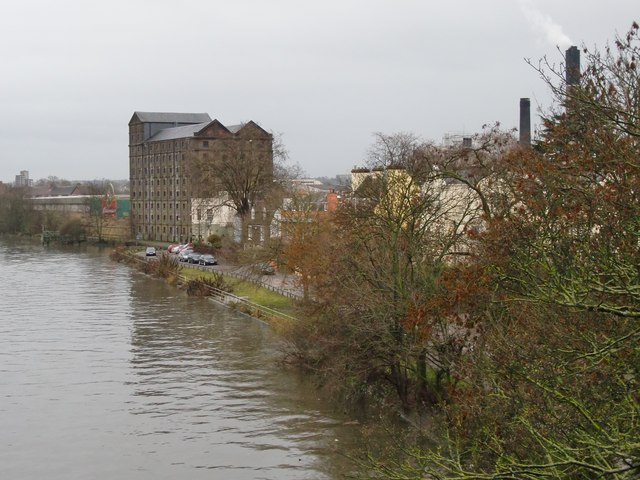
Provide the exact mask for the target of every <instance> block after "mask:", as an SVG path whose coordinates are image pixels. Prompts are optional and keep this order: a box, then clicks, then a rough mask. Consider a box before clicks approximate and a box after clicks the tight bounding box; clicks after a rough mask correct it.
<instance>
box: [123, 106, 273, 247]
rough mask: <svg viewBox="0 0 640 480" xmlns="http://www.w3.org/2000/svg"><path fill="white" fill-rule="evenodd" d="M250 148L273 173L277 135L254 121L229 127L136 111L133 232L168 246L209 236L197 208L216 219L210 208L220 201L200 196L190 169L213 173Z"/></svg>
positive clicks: (203, 118)
mask: <svg viewBox="0 0 640 480" xmlns="http://www.w3.org/2000/svg"><path fill="white" fill-rule="evenodd" d="M249 148H250V149H251V150H250V152H251V156H252V157H253V156H254V155H255V157H256V158H257V157H258V156H261V158H265V157H266V158H268V159H269V162H270V165H271V166H270V169H271V170H272V167H273V153H272V136H271V134H269V133H268V132H266V131H265V130H263V129H262V128H261V127H259V126H258V125H257V124H256V123H254V122H252V121H249V122H247V123H244V124H242V125H233V126H225V125H223V124H222V123H220V122H219V121H218V120H211V117H209V115H208V114H206V113H159V112H135V113H134V114H133V117H132V118H131V120H130V121H129V178H130V189H131V229H132V234H133V235H134V236H135V237H136V238H139V239H145V240H156V241H169V242H170V241H186V240H190V239H196V238H198V237H204V235H203V233H204V232H203V230H204V229H203V225H202V224H201V223H200V222H194V218H197V214H198V210H200V218H201V219H202V217H203V216H205V218H211V217H210V213H211V212H209V209H210V208H211V207H209V206H207V204H208V203H215V200H213V199H212V200H211V202H209V201H208V200H206V199H203V198H202V194H201V193H200V194H198V193H196V188H195V186H196V185H198V180H199V178H197V176H198V175H197V171H196V170H194V169H193V168H189V165H208V166H210V168H209V172H208V173H209V174H210V173H211V171H213V172H215V169H216V168H220V169H222V168H229V165H230V163H229V158H228V156H229V152H230V151H239V150H238V149H249ZM247 156H248V155H247ZM189 172H195V173H192V174H190V173H189ZM220 175H222V172H221V174H220ZM212 181H214V182H215V180H212ZM200 185H201V184H200ZM218 190H219V189H218ZM195 198H197V199H198V200H197V202H196V200H195ZM196 203H198V205H196ZM223 217H224V222H225V223H228V215H224V216H223ZM213 227H214V225H211V224H209V225H208V228H207V231H213V230H215V228H213ZM228 227H229V225H226V224H225V225H220V228H221V229H224V228H228ZM205 239H206V237H205Z"/></svg>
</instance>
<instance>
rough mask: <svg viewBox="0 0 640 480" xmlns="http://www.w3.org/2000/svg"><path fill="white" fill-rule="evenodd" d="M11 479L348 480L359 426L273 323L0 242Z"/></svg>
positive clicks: (124, 274) (0, 333)
mask: <svg viewBox="0 0 640 480" xmlns="http://www.w3.org/2000/svg"><path fill="white" fill-rule="evenodd" d="M0 285H1V287H2V288H1V293H0V478H2V479H11V480H22V479H44V478H46V479H49V480H53V479H64V480H72V479H82V480H86V479H154V480H158V479H185V480H191V479H218V478H219V479H314V480H315V479H337V478H343V475H344V474H345V473H347V472H349V471H350V470H351V469H352V468H353V466H352V464H351V463H350V461H348V460H347V459H346V458H345V456H344V454H347V455H350V454H355V453H357V451H358V449H359V448H360V445H361V441H362V439H361V436H360V426H358V425H354V424H353V423H354V422H351V421H349V420H350V419H349V418H347V417H345V416H343V415H341V414H338V413H335V412H334V411H333V410H332V409H331V408H330V407H329V406H327V405H326V404H325V402H323V400H322V399H320V398H318V395H317V393H316V391H315V390H314V389H313V388H311V387H310V386H309V385H308V384H306V383H305V382H304V381H303V380H302V379H300V378H298V377H297V376H296V375H295V374H292V373H291V372H287V371H285V370H282V369H281V368H279V366H278V365H277V356H278V350H277V342H278V339H277V338H275V336H274V335H273V334H272V332H271V331H270V329H269V328H268V327H266V326H265V325H264V324H262V323H260V322H258V321H256V320H253V319H251V318H248V317H246V316H243V315H241V314H238V313H235V312H232V311H229V310H227V309H225V308H223V307H220V306H218V305H216V304H214V303H212V302H211V301H209V300H206V299H199V298H191V297H187V296H186V294H185V293H184V292H182V291H180V290H178V289H176V288H174V287H171V286H168V285H166V284H165V283H164V282H163V281H160V280H155V279H152V278H149V277H148V276H145V275H143V274H141V273H139V272H136V271H134V270H132V269H130V268H128V267H126V266H124V265H121V264H118V263H115V262H112V261H111V260H110V259H109V258H108V251H98V250H93V249H86V248H85V249H67V250H64V249H56V248H53V247H52V248H45V247H41V246H40V245H37V244H30V243H26V244H25V243H23V242H16V241H15V240H11V241H9V240H7V239H0Z"/></svg>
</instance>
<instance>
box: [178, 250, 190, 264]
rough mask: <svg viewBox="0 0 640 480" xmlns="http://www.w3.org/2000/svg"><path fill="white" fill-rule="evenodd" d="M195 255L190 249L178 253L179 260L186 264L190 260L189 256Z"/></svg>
mask: <svg viewBox="0 0 640 480" xmlns="http://www.w3.org/2000/svg"><path fill="white" fill-rule="evenodd" d="M191 253H193V250H191V249H188V250H182V251H181V252H180V253H178V260H179V261H181V262H186V261H188V260H189V255H190V254H191Z"/></svg>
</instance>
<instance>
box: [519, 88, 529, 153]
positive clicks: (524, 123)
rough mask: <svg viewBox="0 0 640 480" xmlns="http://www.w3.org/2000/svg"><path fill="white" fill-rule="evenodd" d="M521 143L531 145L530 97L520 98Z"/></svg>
mask: <svg viewBox="0 0 640 480" xmlns="http://www.w3.org/2000/svg"><path fill="white" fill-rule="evenodd" d="M520 145H522V146H523V147H528V146H530V145H531V101H530V100H529V99H528V98H521V99H520Z"/></svg>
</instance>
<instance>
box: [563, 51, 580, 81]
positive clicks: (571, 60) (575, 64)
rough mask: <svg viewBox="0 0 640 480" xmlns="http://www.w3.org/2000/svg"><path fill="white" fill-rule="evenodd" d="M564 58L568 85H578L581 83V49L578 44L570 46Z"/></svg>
mask: <svg viewBox="0 0 640 480" xmlns="http://www.w3.org/2000/svg"><path fill="white" fill-rule="evenodd" d="M564 58H565V64H566V68H567V71H566V73H565V75H566V81H567V85H578V84H579V83H580V50H578V47H576V46H573V47H570V48H568V49H567V51H566V52H565V57H564Z"/></svg>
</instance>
